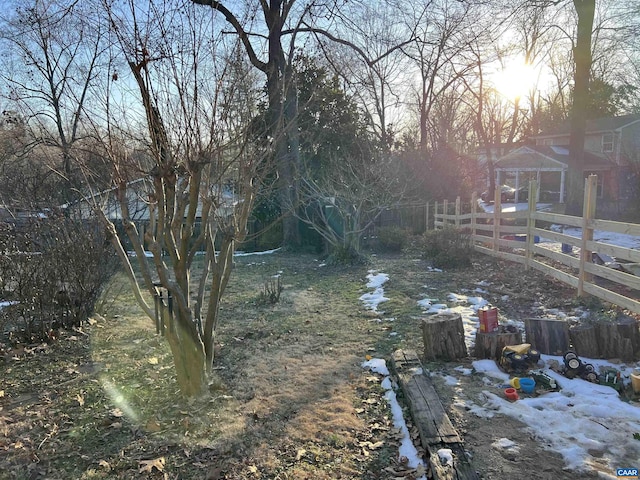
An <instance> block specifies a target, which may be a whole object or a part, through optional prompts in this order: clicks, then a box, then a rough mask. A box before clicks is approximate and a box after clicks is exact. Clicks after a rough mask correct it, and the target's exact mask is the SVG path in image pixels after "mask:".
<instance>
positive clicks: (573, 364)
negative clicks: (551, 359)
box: [567, 358, 581, 370]
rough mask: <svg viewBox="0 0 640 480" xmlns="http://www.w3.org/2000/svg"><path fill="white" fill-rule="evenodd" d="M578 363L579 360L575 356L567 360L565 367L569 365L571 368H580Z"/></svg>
mask: <svg viewBox="0 0 640 480" xmlns="http://www.w3.org/2000/svg"><path fill="white" fill-rule="evenodd" d="M580 365H581V362H580V360H579V359H577V358H572V359H570V360H568V361H567V367H569V368H570V369H571V370H578V369H579V368H580Z"/></svg>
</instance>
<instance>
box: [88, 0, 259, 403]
mask: <svg viewBox="0 0 640 480" xmlns="http://www.w3.org/2000/svg"><path fill="white" fill-rule="evenodd" d="M174 7H175V4H172V3H171V2H169V1H168V2H163V3H155V4H153V5H151V6H150V9H148V10H144V9H140V8H138V7H137V6H136V4H135V3H134V2H131V3H130V4H129V9H128V10H125V11H122V12H119V11H116V10H115V9H110V10H109V11H108V13H109V21H110V23H111V25H112V29H113V30H112V31H113V32H114V34H115V35H116V37H117V40H118V45H119V51H120V54H121V55H122V56H123V57H124V58H125V60H126V64H127V65H128V68H129V72H130V74H129V75H127V74H126V72H120V73H119V76H118V80H117V81H113V78H114V76H113V74H111V78H112V85H111V88H112V89H114V91H113V93H112V94H111V95H110V96H109V97H107V100H108V103H107V105H106V107H107V111H108V112H111V113H110V114H109V115H110V116H108V117H107V120H108V125H107V134H106V135H105V138H106V142H105V146H104V148H105V151H106V152H107V155H108V156H109V158H110V161H111V163H112V167H113V168H112V170H113V185H114V189H113V190H112V191H111V192H107V195H109V194H110V195H114V196H115V198H116V199H117V201H118V207H119V210H120V215H121V217H122V222H123V226H124V230H125V233H126V235H127V237H128V240H129V241H130V242H131V244H132V246H133V249H134V251H135V257H134V258H136V259H137V260H138V268H139V271H140V274H141V277H140V280H139V279H138V278H137V277H136V275H135V274H134V268H133V266H132V264H131V261H132V257H131V256H129V255H128V254H127V252H126V250H125V247H124V244H123V240H122V238H120V237H118V235H117V234H116V227H115V225H114V224H113V223H112V222H111V220H110V219H109V218H108V216H107V215H106V213H105V211H104V210H103V209H102V208H101V206H102V205H101V203H100V201H101V200H102V198H103V197H102V196H100V195H95V196H93V197H92V198H91V199H90V200H91V202H92V204H93V206H94V208H95V209H96V211H98V213H99V214H100V216H101V218H102V220H103V222H104V223H105V224H106V225H107V226H108V227H109V230H110V232H111V242H112V244H113V245H114V247H115V248H116V251H117V253H118V255H119V256H120V259H121V261H122V262H123V264H124V265H125V267H126V272H127V274H128V276H129V279H130V281H131V284H132V286H133V289H134V293H135V295H136V298H137V300H138V302H139V303H140V304H141V306H142V307H143V309H144V311H145V312H146V314H147V315H148V316H149V317H150V318H155V312H154V308H153V307H152V306H151V305H149V304H148V303H147V301H146V299H145V297H144V295H143V290H146V291H147V292H148V293H149V294H151V295H155V294H156V288H157V286H158V285H160V286H161V287H162V288H164V289H166V290H167V292H168V294H169V295H170V297H171V299H172V300H171V301H172V305H171V313H172V314H171V315H164V316H163V318H162V325H161V327H162V328H163V330H164V332H165V335H166V337H167V340H168V342H169V345H170V347H171V351H172V354H173V359H174V364H175V367H176V373H177V379H178V383H179V385H180V389H181V391H182V393H183V394H184V395H186V396H193V395H197V394H200V393H202V392H203V391H204V390H205V388H206V386H207V383H206V382H207V377H208V372H209V371H210V369H211V367H212V364H213V360H214V344H215V338H216V337H215V335H216V328H217V326H218V324H219V320H220V311H219V307H220V301H221V299H222V296H223V293H224V291H225V288H226V286H227V284H228V282H229V278H230V275H231V271H232V265H233V253H234V248H235V245H236V243H237V242H238V241H241V240H242V239H243V238H244V237H245V235H246V226H247V220H248V218H249V215H250V212H251V209H252V205H253V200H254V196H255V191H256V189H257V188H258V182H259V172H258V167H259V166H263V167H264V165H261V164H262V163H263V160H264V158H265V155H264V152H259V151H255V150H252V149H251V146H250V144H249V143H248V142H247V138H248V136H247V134H246V131H245V130H246V127H247V125H246V124H244V125H238V124H237V123H236V118H247V117H249V116H250V115H248V114H247V112H246V111H244V110H237V109H238V108H244V107H243V106H242V105H240V104H238V102H237V95H238V92H237V89H238V88H243V87H241V86H240V85H241V82H243V81H245V80H246V77H245V78H243V77H241V76H239V75H244V73H246V72H244V71H243V69H242V67H241V66H240V65H237V64H236V63H234V60H235V59H236V58H237V55H235V54H234V53H233V50H232V49H233V48H237V44H232V45H225V44H223V43H222V42H224V39H223V38H222V35H220V33H219V31H218V30H216V29H217V27H218V26H217V25H216V24H215V23H213V20H212V19H211V17H209V18H207V17H206V16H205V17H203V16H199V15H196V13H195V12H194V11H187V13H183V12H182V11H180V9H177V8H174ZM216 32H217V33H216ZM229 49H231V50H229ZM220 59H224V60H222V61H220ZM125 77H126V78H130V79H131V81H132V82H133V84H134V85H135V86H136V89H137V92H136V95H135V96H133V97H132V96H131V95H132V92H129V94H126V93H125V94H124V97H123V94H122V93H121V92H116V91H115V89H116V87H115V86H114V85H113V84H114V83H117V82H121V81H123V80H124V79H125ZM125 81H126V80H125ZM134 100H135V101H136V103H132V102H133V101H134ZM119 101H120V102H122V101H124V102H126V103H127V106H128V107H129V108H128V115H129V116H134V117H135V116H138V115H139V113H142V118H143V119H144V123H145V125H146V130H147V132H146V135H142V132H138V131H136V130H133V131H129V130H127V131H124V130H122V128H120V127H121V126H122V125H123V124H124V125H127V124H128V123H129V122H130V120H129V122H126V121H125V122H121V121H120V120H121V119H120V118H119V117H114V115H116V113H115V112H122V111H123V110H121V109H118V108H116V104H117V103H118V102H119ZM244 101H245V102H246V105H247V106H249V107H250V106H251V103H252V102H251V101H250V98H245V99H244ZM233 109H236V110H233ZM126 113H127V111H125V114H126ZM100 128H102V127H101V126H100V125H97V126H96V129H100ZM136 149H142V151H143V152H144V155H136V154H135V152H136ZM132 180H137V184H140V182H142V184H141V185H142V186H140V187H139V188H138V189H134V188H133V186H132ZM140 203H143V204H144V205H145V208H146V210H147V212H148V213H147V215H148V222H145V223H144V224H141V223H140V222H135V221H134V213H135V210H134V209H133V208H132V204H140ZM145 246H146V248H147V249H148V250H149V251H151V252H152V254H153V261H152V262H150V263H149V262H147V261H146V260H145ZM200 253H204V255H199V254H200ZM203 257H204V258H203ZM200 259H202V260H200ZM200 262H202V263H200ZM196 264H199V265H200V266H201V268H202V271H201V274H200V276H199V277H198V278H197V279H194V278H193V276H192V270H193V268H194V265H196ZM194 282H195V283H194Z"/></svg>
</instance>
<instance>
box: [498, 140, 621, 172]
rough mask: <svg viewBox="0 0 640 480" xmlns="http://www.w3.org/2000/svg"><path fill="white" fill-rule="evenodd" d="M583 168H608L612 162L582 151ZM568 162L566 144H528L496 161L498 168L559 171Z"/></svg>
mask: <svg viewBox="0 0 640 480" xmlns="http://www.w3.org/2000/svg"><path fill="white" fill-rule="evenodd" d="M584 160H585V162H584V170H609V169H611V168H612V167H613V163H612V162H611V161H610V160H608V159H607V158H606V157H604V156H602V155H598V154H595V153H592V152H587V151H585V152H584ZM568 163H569V149H568V148H567V147H566V146H558V145H552V146H546V145H528V146H526V147H520V148H517V149H516V150H513V151H511V152H509V153H508V154H506V155H505V156H503V157H501V158H500V159H499V160H498V161H497V162H496V163H495V168H496V169H498V170H520V171H527V170H528V171H537V170H542V171H560V170H566V169H567V165H568Z"/></svg>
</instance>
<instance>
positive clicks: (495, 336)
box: [473, 330, 522, 358]
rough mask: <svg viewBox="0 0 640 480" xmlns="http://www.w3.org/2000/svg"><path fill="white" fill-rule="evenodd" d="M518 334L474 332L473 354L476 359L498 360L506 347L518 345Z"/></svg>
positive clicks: (519, 334)
mask: <svg viewBox="0 0 640 480" xmlns="http://www.w3.org/2000/svg"><path fill="white" fill-rule="evenodd" d="M521 343H522V334H521V333H520V332H515V333H512V332H500V331H497V332H481V331H479V330H478V331H477V332H476V344H475V346H474V349H473V354H474V356H475V357H476V358H500V355H501V354H502V349H503V348H504V347H506V346H507V345H520V344H521Z"/></svg>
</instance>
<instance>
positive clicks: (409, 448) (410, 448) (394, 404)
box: [362, 358, 426, 480]
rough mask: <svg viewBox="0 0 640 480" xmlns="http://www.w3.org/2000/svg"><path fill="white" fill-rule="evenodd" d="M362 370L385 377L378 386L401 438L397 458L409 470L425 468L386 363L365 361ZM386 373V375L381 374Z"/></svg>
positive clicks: (419, 479)
mask: <svg viewBox="0 0 640 480" xmlns="http://www.w3.org/2000/svg"><path fill="white" fill-rule="evenodd" d="M362 367H363V368H369V369H370V370H371V371H373V372H375V373H380V374H381V375H385V378H384V379H383V380H382V382H381V383H380V385H381V386H382V388H384V389H385V390H386V392H385V394H384V396H385V398H386V399H387V402H388V403H389V408H390V409H391V415H392V419H393V426H394V427H395V428H397V429H398V430H400V434H401V436H402V438H401V440H400V447H399V448H398V457H399V458H401V457H405V458H406V459H407V466H408V467H410V468H418V467H421V468H422V469H424V468H425V465H424V462H423V461H422V459H421V458H420V456H419V455H418V450H417V449H416V447H415V445H414V444H413V441H412V440H411V435H410V434H409V429H408V428H407V423H406V422H405V419H404V413H403V411H402V407H401V406H400V404H399V403H398V399H397V397H396V392H395V391H394V387H393V384H392V382H391V380H390V379H389V376H388V375H389V370H388V369H387V366H386V362H385V361H384V360H383V359H379V358H372V359H371V360H367V361H366V362H363V363H362ZM383 372H386V373H383ZM417 480H426V477H425V476H424V475H423V476H421V477H419V478H418V479H417Z"/></svg>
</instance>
